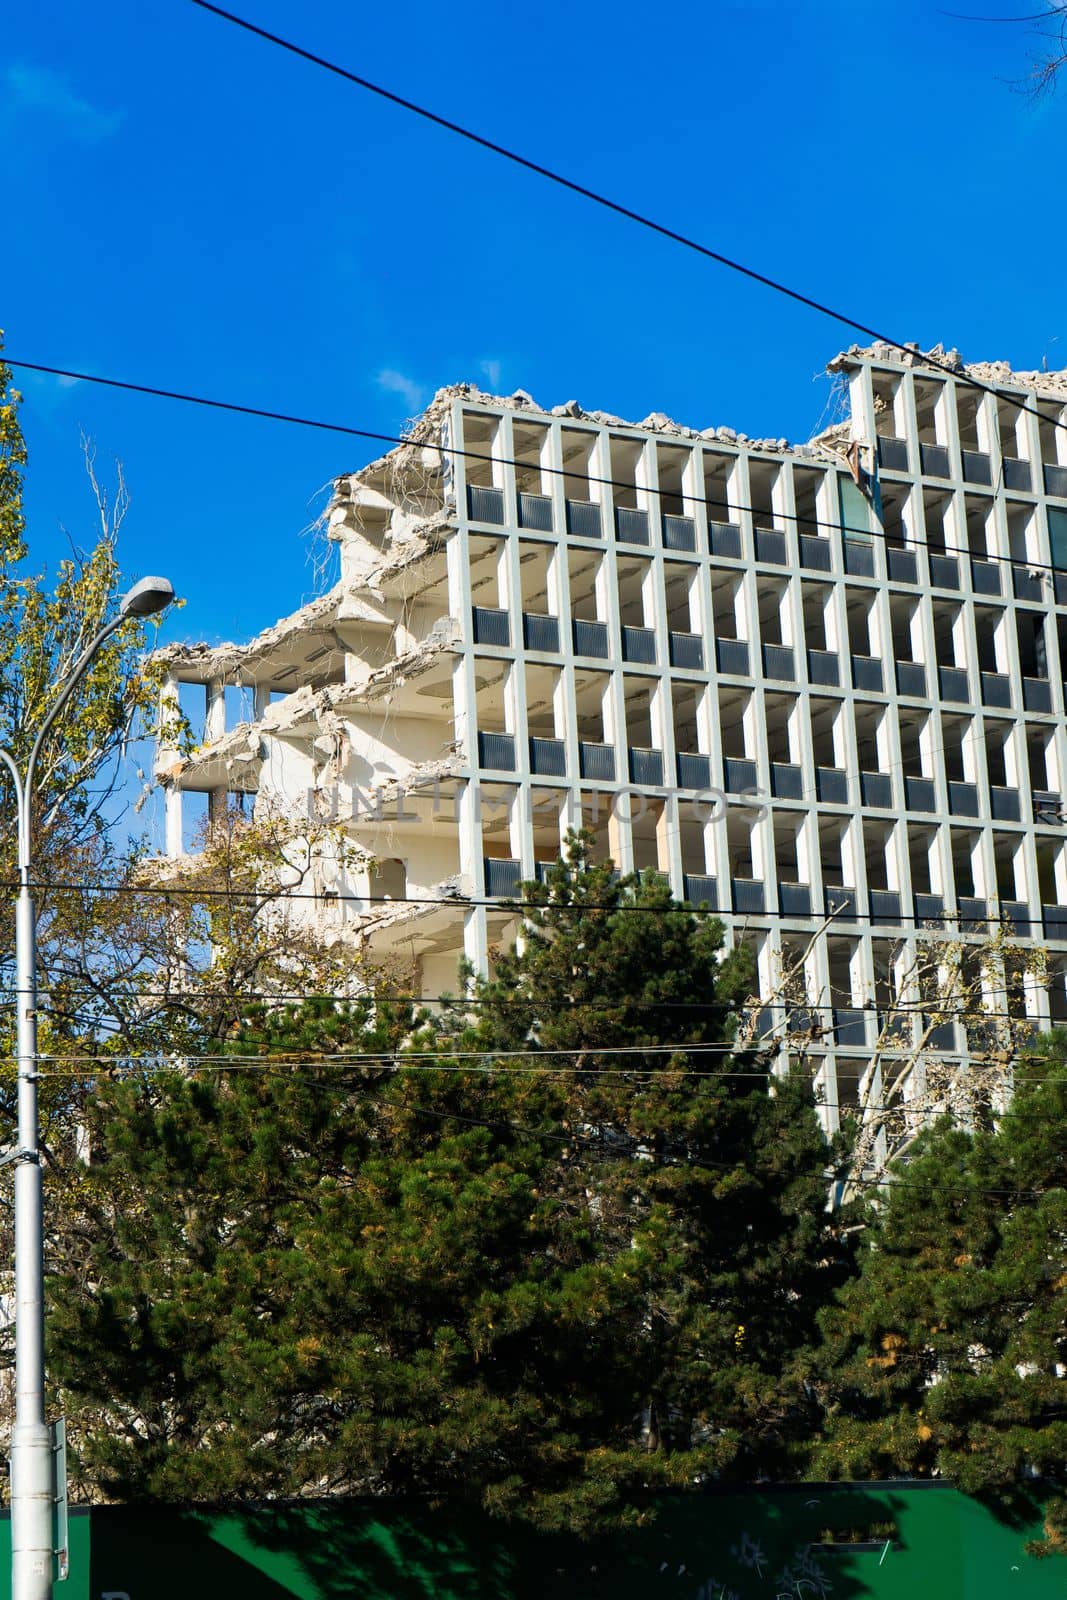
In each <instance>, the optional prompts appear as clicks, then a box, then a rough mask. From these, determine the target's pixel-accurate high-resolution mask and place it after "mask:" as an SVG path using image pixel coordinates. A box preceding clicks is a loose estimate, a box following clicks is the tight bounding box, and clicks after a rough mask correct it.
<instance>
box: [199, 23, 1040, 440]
mask: <svg viewBox="0 0 1067 1600" xmlns="http://www.w3.org/2000/svg"><path fill="white" fill-rule="evenodd" d="M192 3H193V5H195V6H198V7H199V8H200V10H202V11H209V12H211V13H212V14H213V15H214V16H216V17H219V18H221V19H222V20H223V21H224V22H230V23H232V24H233V25H234V26H235V27H238V28H242V29H244V31H245V32H246V33H250V34H253V35H255V37H256V38H259V39H263V40H264V41H265V42H266V43H268V44H273V45H277V46H278V47H279V48H280V49H282V50H287V51H288V52H289V54H290V55H294V56H299V57H300V59H301V60H303V61H307V62H310V63H311V65H312V66H316V67H321V68H322V69H323V70H324V71H326V72H331V73H333V74H334V76H335V77H338V78H343V79H344V80H345V82H347V83H351V84H353V85H354V86H355V87H356V88H358V89H365V90H367V91H368V93H370V94H375V95H378V96H379V97H380V98H381V99H382V100H388V101H389V102H390V104H392V105H395V106H399V107H400V109H401V110H403V111H410V112H412V113H413V114H414V115H415V116H418V117H422V118H423V119H424V120H425V121H427V122H431V123H433V124H434V125H435V126H436V127H439V128H444V129H445V130H446V131H447V132H448V133H454V134H457V135H458V136H459V137H460V138H462V139H467V140H469V141H470V142H471V143H472V144H476V145H478V146H480V147H481V149H483V150H488V151H489V152H490V154H492V155H497V156H502V157H503V158H504V160H506V161H511V162H513V163H514V164H515V165H516V166H519V167H523V168H525V169H526V171H527V172H533V173H535V174H536V175H537V176H538V177H540V178H547V179H548V180H549V182H551V183H555V184H558V185H559V186H560V187H561V188H563V189H569V190H570V191H571V193H572V194H577V195H580V196H581V197H582V199H584V200H591V201H593V203H594V204H595V205H598V206H603V207H604V208H605V209H606V210H608V211H613V212H615V214H616V215H617V216H620V217H625V218H626V220H627V221H629V222H636V223H637V224H638V225H639V226H640V227H642V228H648V229H650V230H651V231H652V232H653V233H658V234H660V235H661V236H662V237H663V238H665V239H670V240H671V241H672V243H674V244H680V245H682V246H683V247H684V248H685V249H687V250H693V251H695V252H696V254H697V255H700V256H704V257H705V258H706V259H707V260H709V261H714V262H716V263H717V264H718V265H719V266H721V267H727V268H728V269H729V270H730V271H731V272H737V273H740V274H741V276H742V277H745V278H749V279H751V281H752V282H753V283H759V284H762V285H763V286H764V288H767V289H773V290H774V292H775V293H776V294H782V295H785V296H786V297H787V298H788V299H790V300H794V301H796V302H797V304H798V305H802V306H807V308H808V309H809V310H810V311H817V312H819V314H820V315H821V316H824V317H829V318H830V319H831V320H832V321H834V322H839V323H841V324H842V325H843V326H844V327H846V328H852V329H854V330H855V331H856V332H857V333H863V334H866V335H867V337H868V338H871V339H874V340H876V341H877V342H879V343H881V344H887V345H890V346H891V347H892V348H893V349H894V350H899V351H901V352H902V353H903V354H905V355H914V354H915V351H914V349H913V348H912V347H911V346H910V345H907V344H904V343H902V342H901V341H900V340H899V339H893V338H890V336H889V335H888V334H885V333H880V332H879V330H878V329H877V328H872V327H870V326H869V325H868V324H867V323H866V322H860V321H858V320H857V319H856V318H855V317H850V316H848V315H847V314H846V313H844V312H842V311H835V310H834V308H833V307H832V306H828V305H825V304H824V303H823V302H822V301H820V300H815V299H813V298H812V297H811V296H810V295H806V294H802V293H801V292H800V290H799V289H791V288H790V287H789V285H788V284H785V283H781V282H779V281H778V279H776V278H771V277H769V276H768V275H767V274H766V273H763V272H758V271H757V270H756V269H755V268H754V267H747V266H745V264H744V263H743V262H741V261H735V260H733V259H732V258H731V257H730V256H726V255H723V254H722V252H721V251H719V250H713V249H711V248H710V246H708V245H704V244H700V243H698V241H697V240H696V239H691V238H689V237H688V235H686V234H684V233H679V232H678V231H677V229H675V228H670V227H668V226H667V225H666V224H665V223H662V222H656V221H655V220H654V219H653V218H651V217H648V216H645V215H643V214H642V213H641V212H640V211H635V210H633V208H632V207H630V206H626V205H623V204H622V203H621V202H620V201H618V200H612V199H609V197H608V196H607V195H603V194H600V193H599V192H598V191H597V190H596V189H590V188H588V187H587V186H586V185H585V184H582V183H577V182H576V181H575V180H574V179H573V178H567V177H564V175H563V174H562V173H559V172H555V171H554V170H553V169H552V168H551V167H546V166H543V165H542V164H541V163H540V162H538V161H533V160H531V159H530V157H528V156H523V155H520V154H519V153H518V151H516V150H511V149H509V148H508V147H507V146H506V145H502V144H498V143H497V142H496V141H495V140H493V139H488V138H486V137H485V136H484V135H483V134H480V133H475V132H474V131H473V130H472V129H470V128H465V127H463V125H462V124H461V123H458V122H453V121H452V120H451V119H450V118H448V117H443V116H441V115H440V114H439V113H438V112H436V111H431V110H429V108H428V107H426V106H421V105H419V104H418V103H417V102H416V101H414V100H409V99H406V98H405V97H404V96H403V95H399V94H396V93H395V92H394V91H393V90H391V89H386V88H384V87H383V86H382V85H381V84H378V83H373V82H372V81H371V79H369V78H364V77H361V76H360V75H359V74H358V73H355V72H350V71H349V70H348V68H347V67H342V66H340V65H339V63H338V62H336V61H330V60H329V59H327V57H325V56H320V55H316V54H315V53H314V52H313V51H311V50H306V49H304V47H303V46H302V45H298V44H296V43H294V42H293V41H292V40H291V39H285V38H283V37H282V36H281V34H277V33H271V32H270V31H269V30H268V29H266V28H261V27H260V26H259V25H258V24H257V23H255V22H250V21H249V20H248V19H247V18H246V17H239V16H237V15H236V13H235V12H233V11H226V10H224V9H223V7H222V6H217V5H212V4H211V3H210V0H192ZM923 360H924V362H925V363H926V364H927V365H929V366H932V367H935V368H937V369H938V370H939V371H941V372H945V373H947V374H948V375H949V376H950V377H954V378H960V377H961V376H962V375H961V374H959V373H957V372H955V371H954V370H953V368H952V367H950V366H949V365H948V364H947V362H943V361H938V360H936V359H935V358H934V357H932V356H924V357H923ZM962 381H964V382H966V383H968V384H969V385H970V387H972V388H975V389H979V390H981V391H982V392H983V393H984V394H991V395H994V396H995V395H996V394H997V393H998V391H997V389H996V388H995V387H994V386H993V385H991V384H985V383H982V382H981V381H980V380H979V379H977V378H971V377H969V376H968V377H963V379H962ZM1020 409H1021V410H1026V409H1028V408H1027V407H1025V406H1020ZM1032 415H1034V416H1038V417H1042V420H1045V421H1050V420H1051V421H1054V419H1051V418H1044V417H1043V414H1042V413H1041V412H1039V411H1036V410H1034V411H1033V412H1032ZM1055 426H1057V427H1064V428H1067V423H1061V422H1056V423H1055Z"/></svg>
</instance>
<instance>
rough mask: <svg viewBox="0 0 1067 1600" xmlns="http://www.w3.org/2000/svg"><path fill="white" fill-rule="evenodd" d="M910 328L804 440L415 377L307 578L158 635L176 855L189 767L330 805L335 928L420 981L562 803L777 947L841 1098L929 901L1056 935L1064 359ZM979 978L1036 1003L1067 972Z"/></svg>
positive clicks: (444, 963) (626, 865)
mask: <svg viewBox="0 0 1067 1600" xmlns="http://www.w3.org/2000/svg"><path fill="white" fill-rule="evenodd" d="M931 355H932V356H933V357H935V358H936V364H931V359H930V357H929V356H924V355H923V353H922V352H920V351H919V350H918V349H917V348H916V349H914V350H909V351H908V352H906V353H905V352H900V351H898V350H895V349H891V348H889V347H885V346H875V347H873V348H869V349H866V350H859V349H856V348H853V349H852V350H850V351H848V352H847V353H845V354H843V355H841V356H839V357H838V358H837V359H836V360H835V361H834V362H833V363H832V364H831V370H832V371H833V372H834V373H836V374H838V375H839V377H838V383H839V387H840V396H841V402H842V411H843V415H844V420H842V421H840V422H838V423H837V424H836V425H835V426H833V427H831V428H830V429H829V430H827V431H826V432H825V433H823V434H821V435H819V436H818V437H817V438H816V439H814V440H813V441H812V442H810V443H809V444H806V445H797V446H790V445H788V444H787V443H786V441H785V440H781V439H778V440H752V439H748V438H746V437H745V436H744V435H743V434H737V433H735V432H733V431H732V430H730V429H728V428H715V429H708V430H706V431H704V432H702V433H698V432H696V431H694V430H692V429H689V428H685V427H681V426H679V425H677V424H675V423H673V422H671V421H670V420H669V419H668V418H666V417H664V416H662V415H658V414H656V415H653V416H650V417H648V418H646V419H645V421H644V422H641V423H638V424H630V423H626V422H623V421H621V420H620V419H619V418H617V417H613V416H607V415H604V414H602V413H596V412H593V413H587V412H584V411H582V410H581V409H580V407H579V406H578V405H577V404H575V403H571V404H567V405H563V406H557V407H555V408H554V409H553V410H552V411H547V412H546V411H542V410H541V409H539V408H538V407H537V406H536V405H535V404H534V402H533V401H532V400H531V399H530V397H529V396H527V395H525V394H523V393H518V394H515V395H513V396H511V397H510V398H508V399H497V398H493V397H490V396H488V395H484V394H481V393H480V392H478V391H477V390H476V389H473V388H470V387H467V386H458V387H455V388H451V389H447V390H442V391H441V392H440V393H439V394H438V395H437V396H436V398H435V399H434V401H433V403H432V405H431V406H430V407H429V409H428V410H427V411H426V412H425V414H424V415H423V416H422V417H421V418H420V419H419V420H418V422H417V423H416V424H415V425H414V426H413V428H412V430H411V435H410V442H409V443H406V444H405V445H403V446H402V447H399V448H397V449H396V450H394V451H393V452H391V453H390V454H389V455H387V456H385V457H384V458H383V459H381V460H379V461H376V462H374V463H373V464H372V465H370V466H368V467H366V468H364V469H363V470H362V471H359V472H356V473H353V474H351V475H349V476H346V477H342V478H340V479H338V481H337V483H336V485H335V491H334V497H333V502H332V507H331V511H330V519H329V534H330V537H331V538H332V539H334V540H336V541H337V543H338V545H339V548H340V558H341V560H340V569H341V575H340V579H339V581H338V582H337V584H336V585H335V587H334V588H333V589H331V590H330V592H329V593H328V594H326V595H324V596H322V597H321V598H320V599H318V600H316V601H315V602H314V603H313V604H311V605H308V606H306V607H304V609H302V610H300V611H297V612H296V613H295V614H294V615H292V616H291V617H289V618H287V619H285V620H284V621H282V622H280V623H279V624H278V625H277V626H275V627H274V628H271V629H268V630H267V631H265V632H264V633H262V634H261V635H260V636H259V637H258V638H257V639H254V640H253V641H252V642H251V643H250V644H248V645H244V646H229V645H227V646H223V647H221V648H217V649H211V648H208V647H205V646H196V647H178V648H172V649H170V650H169V651H168V652H167V664H168V667H169V670H170V673H171V680H170V681H171V688H172V692H174V693H177V692H178V685H180V684H189V683H195V684H200V685H202V686H203V689H204V692H205V720H204V731H203V737H202V742H201V743H200V745H199V746H198V747H197V749H196V750H195V751H194V752H193V753H192V754H191V755H190V756H188V757H186V758H184V759H181V760H179V759H178V758H176V757H175V756H174V755H173V754H170V755H168V754H166V753H164V754H162V755H161V757H160V764H159V776H160V779H161V782H162V783H163V785H164V788H165V790H166V808H167V834H168V838H167V844H168V851H169V852H170V853H171V854H173V855H179V854H181V852H182V850H183V848H184V844H183V818H182V806H183V797H185V796H188V795H189V794H190V793H191V792H198V793H200V794H206V795H208V796H210V797H212V803H213V804H214V805H215V806H218V805H219V804H220V803H222V802H223V801H224V800H225V797H226V796H228V795H234V794H247V795H249V796H254V797H255V799H254V801H252V802H251V803H252V804H253V805H259V806H262V805H264V804H266V803H268V802H269V803H271V804H274V803H278V802H279V801H280V802H281V803H283V804H284V805H285V806H287V807H288V808H290V810H293V809H296V810H297V811H298V810H299V808H300V807H302V806H309V807H310V808H311V810H312V812H313V813H314V814H315V815H332V816H336V817H337V818H340V819H342V820H343V821H344V823H345V826H346V829H347V831H348V833H349V836H350V838H351V840H352V842H353V845H354V847H355V849H356V852H357V855H356V858H355V860H354V861H348V862H346V863H344V864H342V863H340V862H339V861H337V860H335V859H328V858H325V857H324V859H323V861H322V862H321V863H320V870H319V877H318V880H317V890H318V892H319V893H320V894H321V899H320V900H319V901H318V902H317V903H316V904H315V905H314V907H313V911H314V915H315V917H316V919H317V922H318V924H319V926H321V928H322V931H323V934H324V936H327V937H343V938H349V939H352V940H354V941H358V942H359V943H361V944H366V945H368V946H369V948H370V950H371V952H372V953H374V954H376V955H380V956H382V957H383V958H385V957H388V956H389V955H396V956H400V957H402V958H403V959H404V960H406V961H409V962H410V963H411V966H412V968H413V970H414V972H415V974H416V981H417V982H418V983H419V984H421V987H422V992H423V993H425V994H427V995H437V994H440V993H441V992H443V991H447V990H451V989H454V988H455V984H456V969H457V962H458V960H459V957H460V956H461V955H462V954H464V953H465V954H466V955H467V957H469V958H470V959H471V960H472V961H473V962H474V963H475V965H476V966H478V967H481V968H484V967H485V966H486V964H487V962H488V960H489V956H490V951H491V948H492V946H493V944H494V943H497V942H499V941H504V940H507V939H508V938H509V936H510V934H511V933H512V932H513V931H514V913H513V912H512V911H510V910H509V909H508V906H507V904H506V902H507V899H508V897H509V896H514V895H515V893H516V890H517V888H518V885H519V883H520V882H521V881H522V880H523V879H530V878H533V877H534V876H535V875H536V874H539V873H542V872H543V871H544V870H545V868H546V867H547V865H548V864H550V863H551V862H553V861H554V860H555V859H556V858H557V855H558V853H559V849H560V841H561V838H562V837H563V835H564V833H565V832H566V830H567V829H568V828H572V827H574V828H577V827H585V828H588V829H589V830H590V831H591V832H592V833H593V835H594V837H595V839H596V842H597V846H598V848H599V851H600V852H601V853H602V854H603V855H605V856H610V857H611V858H612V859H613V860H614V862H615V863H616V865H617V866H618V867H619V868H620V869H622V870H623V871H630V870H635V869H636V870H644V869H657V870H658V871H660V872H663V873H665V874H667V875H668V877H669V879H670V882H671V885H672V888H673V890H674V893H675V894H676V895H678V896H679V897H685V898H686V899H687V900H689V901H690V902H692V903H693V904H695V905H701V906H707V907H713V908H715V909H716V910H717V911H718V913H719V914H720V915H721V916H722V917H723V920H724V922H725V923H726V926H727V930H728V934H729V936H730V937H732V938H736V937H744V938H746V939H748V940H749V941H751V942H752V944H753V946H754V948H755V951H756V954H757V959H758V964H759V971H760V977H761V984H762V985H763V992H764V993H765V994H771V993H774V992H775V991H776V984H777V981H778V980H777V976H776V975H777V974H778V973H779V972H780V971H781V970H782V968H783V966H784V967H785V968H788V967H789V966H790V964H791V962H792V961H795V960H797V959H801V960H802V965H803V969H804V973H805V978H806V985H805V992H806V994H807V995H808V996H809V997H811V1003H812V1005H813V1007H814V1009H815V1011H817V1012H819V1013H820V1014H821V1015H822V1017H823V1019H824V1020H823V1022H822V1023H821V1024H820V1025H819V1026H818V1027H817V1028H815V1029H814V1030H813V1036H814V1037H816V1038H817V1039H818V1044H819V1061H820V1067H819V1071H820V1073H821V1075H822V1079H823V1087H824V1093H825V1098H826V1101H827V1104H828V1106H829V1120H830V1121H831V1123H832V1122H833V1121H834V1118H835V1116H836V1107H837V1106H839V1105H843V1104H845V1103H847V1102H849V1101H852V1100H854V1099H855V1098H856V1095H857V1093H858V1086H859V1084H860V1083H861V1080H862V1078H863V1074H864V1071H865V1063H866V1062H867V1061H868V1060H869V1058H870V1053H871V1048H872V1044H873V1042H874V1040H875V1037H876V1034H877V1030H878V1029H879V1027H880V1015H881V1013H882V1012H883V1011H884V1009H885V1006H886V1005H887V1004H888V1003H889V1002H888V998H887V997H890V996H892V995H893V994H894V993H895V991H894V990H893V975H894V973H898V972H899V971H900V970H901V967H900V963H901V961H902V959H904V958H903V957H902V954H901V952H902V951H904V952H906V951H907V950H908V948H909V946H911V945H913V944H914V941H915V939H916V937H917V935H918V933H919V932H920V930H921V931H922V932H924V933H926V932H930V933H932V934H933V935H934V936H935V937H937V936H941V935H943V936H945V937H948V936H951V938H952V939H953V940H956V941H959V940H963V941H964V942H966V940H967V939H969V938H972V937H975V938H977V937H978V936H979V934H980V933H983V932H984V931H985V930H986V928H987V926H988V924H989V923H990V922H991V921H992V922H997V923H1001V922H1006V923H1007V925H1008V926H1010V928H1011V929H1012V931H1013V933H1014V934H1015V935H1016V936H1017V937H1018V938H1019V939H1020V940H1021V941H1022V942H1023V943H1024V944H1025V943H1026V942H1027V941H1028V940H1034V941H1041V942H1044V943H1045V944H1047V945H1048V946H1049V947H1050V949H1051V950H1052V951H1053V953H1054V955H1055V954H1056V952H1059V955H1058V956H1057V957H1056V962H1057V963H1058V962H1059V961H1060V960H1061V959H1067V829H1065V825H1064V824H1065V815H1064V800H1063V799H1062V798H1061V797H1062V796H1063V795H1064V794H1065V784H1067V743H1065V741H1067V727H1065V722H1064V678H1065V677H1067V429H1065V428H1064V427H1063V426H1062V423H1063V422H1064V420H1065V417H1067V373H1016V372H1012V371H1011V370H1010V369H1009V368H1008V367H1007V366H1005V365H1001V364H995V365H983V366H972V367H964V366H963V365H962V363H961V362H960V360H959V358H958V356H957V355H956V354H955V352H950V353H948V354H947V355H946V354H945V352H943V351H941V350H940V349H938V350H937V351H936V352H932V353H931ZM965 378H971V379H978V380H979V381H980V383H981V384H982V385H983V386H984V387H982V388H976V387H974V386H973V385H972V384H970V383H968V382H965V381H963V380H964V379H965ZM1035 413H1036V414H1035ZM233 686H239V687H240V689H241V690H242V691H243V692H244V694H245V695H246V696H247V706H246V710H245V711H244V712H243V713H242V712H240V711H238V714H237V716H236V718H231V721H233V723H234V725H232V726H227V706H228V705H231V709H232V702H233V700H234V695H233V692H232V688H233ZM819 930H822V931H821V933H820V932H819ZM813 935H817V936H816V937H813ZM1054 964H1055V963H1054ZM1008 987H1009V986H1006V990H1007V988H1008ZM922 998H923V997H922V995H918V996H917V998H916V1001H915V1004H914V1005H913V1007H912V1010H914V1011H915V1013H916V1017H915V1026H916V1027H918V1026H920V1025H921V1023H922V1017H921V1015H920V1013H921V1011H922ZM782 1003H783V1004H785V1003H787V1001H786V1000H784V999H783V1001H782ZM990 1006H991V1010H993V1009H995V1010H996V1013H997V1014H1003V1013H1004V1012H1005V1011H1007V1010H1010V1009H1012V1008H1015V1009H1016V1010H1017V1011H1018V1014H1019V1015H1020V1016H1021V1017H1030V1018H1031V1019H1032V1020H1033V1021H1034V1022H1038V1023H1041V1022H1047V1021H1048V1020H1050V1019H1051V1020H1054V1021H1059V1020H1062V1019H1063V1018H1064V1017H1065V1015H1067V1004H1065V997H1064V991H1063V979H1062V975H1060V976H1057V975H1056V974H1055V973H1054V974H1053V978H1052V982H1051V984H1050V985H1049V986H1045V985H1044V984H1034V985H1029V984H1026V983H1022V984H1020V985H1018V986H1017V987H1016V988H1011V989H1010V992H1006V991H1002V993H1001V994H1000V996H999V998H998V997H996V996H995V995H992V996H991V998H990ZM772 1010H773V1007H772ZM935 1020H936V1019H935ZM908 1025H909V1026H910V1022H909V1024H908ZM928 1037H929V1042H930V1044H931V1046H932V1047H933V1048H934V1049H937V1050H939V1051H942V1052H944V1053H946V1055H947V1056H950V1057H951V1056H953V1055H963V1054H964V1053H965V1052H966V1050H967V1048H968V1045H967V1038H966V1035H965V1032H964V1030H963V1029H962V1028H961V1027H958V1026H957V1025H956V1024H955V1023H954V1022H952V1021H951V1020H950V1021H948V1022H939V1023H938V1024H937V1027H936V1028H934V1029H933V1030H931V1031H930V1032H929V1035H928Z"/></svg>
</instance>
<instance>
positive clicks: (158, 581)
mask: <svg viewBox="0 0 1067 1600" xmlns="http://www.w3.org/2000/svg"><path fill="white" fill-rule="evenodd" d="M173 599H174V588H173V586H172V584H171V582H170V580H169V579H168V578H142V579H141V580H140V582H139V583H135V584H134V586H133V588H132V589H131V590H130V591H129V593H128V594H124V595H123V597H122V599H121V600H120V601H119V612H120V614H121V615H122V616H124V617H153V616H155V614H156V612H157V611H165V610H166V608H167V606H169V605H170V603H171V601H172V600H173Z"/></svg>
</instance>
